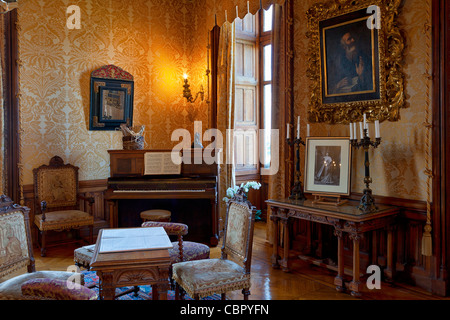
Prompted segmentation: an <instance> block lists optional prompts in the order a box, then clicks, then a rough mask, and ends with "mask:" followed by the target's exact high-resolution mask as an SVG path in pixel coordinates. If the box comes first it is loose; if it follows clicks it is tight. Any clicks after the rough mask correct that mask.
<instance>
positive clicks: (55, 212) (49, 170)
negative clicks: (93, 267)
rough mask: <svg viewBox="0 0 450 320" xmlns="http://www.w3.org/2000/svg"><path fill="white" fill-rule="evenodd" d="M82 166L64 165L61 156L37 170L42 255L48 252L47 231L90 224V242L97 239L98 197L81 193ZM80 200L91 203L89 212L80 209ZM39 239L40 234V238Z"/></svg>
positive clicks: (36, 190) (35, 190)
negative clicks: (95, 199)
mask: <svg viewBox="0 0 450 320" xmlns="http://www.w3.org/2000/svg"><path fill="white" fill-rule="evenodd" d="M78 169H79V168H78V167H76V166H73V165H71V164H64V161H63V159H61V158H60V157H58V156H55V157H53V158H52V159H51V160H50V163H49V165H42V166H40V167H39V168H36V169H34V170H33V175H34V195H35V218H34V223H35V225H36V227H37V229H38V230H39V232H40V236H41V237H40V238H41V239H40V240H41V241H40V248H41V256H43V257H44V256H45V255H46V252H47V243H46V233H47V231H50V230H52V231H63V230H70V229H80V228H82V227H89V242H90V243H92V242H93V226H94V217H93V216H92V206H93V204H94V198H89V197H84V196H82V195H80V194H79V193H78ZM80 200H83V201H85V202H87V203H88V211H89V212H85V211H83V210H81V209H80ZM37 238H39V237H37Z"/></svg>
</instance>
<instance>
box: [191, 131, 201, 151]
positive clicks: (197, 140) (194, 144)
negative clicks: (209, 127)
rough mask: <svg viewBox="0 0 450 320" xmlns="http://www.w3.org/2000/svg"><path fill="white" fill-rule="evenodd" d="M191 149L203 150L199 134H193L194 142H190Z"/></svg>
mask: <svg viewBox="0 0 450 320" xmlns="http://www.w3.org/2000/svg"><path fill="white" fill-rule="evenodd" d="M192 148H200V149H203V145H202V141H201V139H200V133H199V132H196V133H195V134H194V142H192Z"/></svg>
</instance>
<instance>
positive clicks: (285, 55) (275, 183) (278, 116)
mask: <svg viewBox="0 0 450 320" xmlns="http://www.w3.org/2000/svg"><path fill="white" fill-rule="evenodd" d="M288 2H289V1H286V4H285V5H283V6H281V5H278V4H274V6H273V27H272V28H273V29H272V30H273V31H272V72H273V75H272V77H273V81H272V130H279V131H278V132H279V134H278V136H276V135H273V134H272V141H271V143H272V146H274V144H278V146H279V155H278V156H279V158H278V159H279V169H278V172H277V173H276V174H274V175H271V176H269V187H268V197H269V199H282V198H285V197H286V194H287V190H286V188H287V187H288V185H290V181H289V178H287V177H289V171H290V170H291V169H290V168H289V165H288V164H289V163H290V162H292V160H291V159H292V155H291V154H290V150H289V148H287V145H286V139H285V137H286V131H285V129H284V128H285V127H286V123H288V122H290V121H289V119H290V118H291V109H292V90H290V88H291V85H292V83H291V81H290V80H289V79H290V75H291V74H292V68H291V67H292V66H291V64H290V63H291V60H290V59H291V58H292V54H291V52H292V49H291V48H290V47H289V46H290V42H289V41H286V39H287V38H288V36H289V34H287V33H288V32H287V30H288V26H287V24H286V12H287V10H286V6H287V5H289V4H288ZM274 140H275V141H274ZM272 148H273V147H272ZM274 156H276V155H272V157H274ZM290 160H291V161H290ZM268 215H269V216H270V212H268ZM271 235H272V223H268V224H267V232H266V237H267V239H268V240H270V239H272V237H271Z"/></svg>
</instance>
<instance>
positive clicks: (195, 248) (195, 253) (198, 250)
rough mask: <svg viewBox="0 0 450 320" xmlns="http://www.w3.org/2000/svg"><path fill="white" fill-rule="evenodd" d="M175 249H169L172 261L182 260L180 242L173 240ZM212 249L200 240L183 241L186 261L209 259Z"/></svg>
mask: <svg viewBox="0 0 450 320" xmlns="http://www.w3.org/2000/svg"><path fill="white" fill-rule="evenodd" d="M172 245H173V249H169V253H170V261H171V262H172V264H173V263H177V262H180V250H179V247H178V242H172ZM209 252H210V249H209V247H208V246H207V245H205V244H203V243H198V242H190V241H183V259H184V261H194V260H202V259H209Z"/></svg>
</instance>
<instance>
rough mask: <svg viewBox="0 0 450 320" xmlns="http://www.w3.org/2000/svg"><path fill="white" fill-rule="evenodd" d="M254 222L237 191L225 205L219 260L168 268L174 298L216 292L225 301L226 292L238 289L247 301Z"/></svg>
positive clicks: (241, 194)
mask: <svg viewBox="0 0 450 320" xmlns="http://www.w3.org/2000/svg"><path fill="white" fill-rule="evenodd" d="M254 223H255V210H254V207H253V206H252V205H251V203H250V202H249V201H248V200H247V197H246V195H245V193H244V191H243V189H242V188H241V189H240V190H239V191H238V192H237V194H236V195H235V197H234V198H233V199H231V200H229V201H228V203H227V214H226V221H225V235H224V239H223V245H222V255H221V257H220V258H219V259H207V260H196V261H187V262H181V263H175V264H173V265H172V277H173V279H174V280H175V282H176V284H177V294H176V298H179V297H180V296H181V297H183V296H184V292H186V293H187V294H189V296H190V297H192V298H194V299H199V298H202V297H206V296H210V295H212V294H214V293H220V294H221V295H222V299H225V298H226V293H227V292H229V291H234V290H240V289H242V293H243V295H244V300H248V296H249V295H250V285H251V281H250V268H251V257H252V245H253V230H254Z"/></svg>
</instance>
